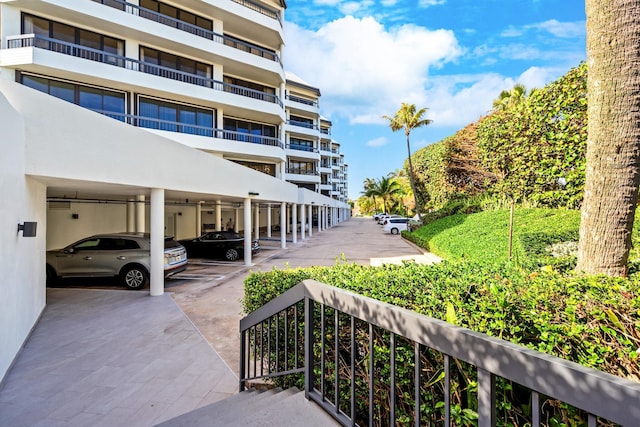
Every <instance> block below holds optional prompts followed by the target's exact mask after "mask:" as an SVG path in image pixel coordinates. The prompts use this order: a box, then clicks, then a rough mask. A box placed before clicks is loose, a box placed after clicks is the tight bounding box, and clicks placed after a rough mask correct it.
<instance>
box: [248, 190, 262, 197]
mask: <svg viewBox="0 0 640 427" xmlns="http://www.w3.org/2000/svg"><path fill="white" fill-rule="evenodd" d="M249 195H250V196H259V195H260V193H256V192H255V191H249Z"/></svg>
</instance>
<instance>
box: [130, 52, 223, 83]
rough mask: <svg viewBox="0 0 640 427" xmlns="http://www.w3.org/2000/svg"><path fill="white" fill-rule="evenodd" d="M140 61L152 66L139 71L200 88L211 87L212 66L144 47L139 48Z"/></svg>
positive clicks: (143, 67)
mask: <svg viewBox="0 0 640 427" xmlns="http://www.w3.org/2000/svg"><path fill="white" fill-rule="evenodd" d="M140 60H141V61H143V62H144V63H145V64H151V65H152V66H150V67H145V66H144V65H143V66H142V69H141V71H143V72H145V73H148V74H155V75H161V76H163V77H167V78H172V79H174V80H179V81H185V82H187V83H192V84H197V85H200V86H206V87H213V81H212V80H211V76H213V66H211V65H209V64H205V63H203V62H198V61H194V60H193V59H190V58H185V57H182V56H178V55H174V54H172V53H167V52H163V51H160V50H157V49H153V48H150V47H144V46H140ZM153 65H159V66H160V67H166V68H170V69H172V70H176V71H181V72H183V73H186V74H187V75H175V74H176V73H167V72H166V70H162V69H160V68H158V67H154V66H153ZM169 74H171V75H169Z"/></svg>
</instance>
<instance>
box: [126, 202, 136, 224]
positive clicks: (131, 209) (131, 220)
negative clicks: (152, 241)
mask: <svg viewBox="0 0 640 427" xmlns="http://www.w3.org/2000/svg"><path fill="white" fill-rule="evenodd" d="M135 230H136V203H135V199H129V200H127V232H132V231H135Z"/></svg>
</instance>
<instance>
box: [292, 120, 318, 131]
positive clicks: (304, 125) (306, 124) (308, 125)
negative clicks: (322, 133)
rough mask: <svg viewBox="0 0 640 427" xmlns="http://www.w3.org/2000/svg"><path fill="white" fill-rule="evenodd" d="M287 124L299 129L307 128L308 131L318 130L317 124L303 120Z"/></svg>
mask: <svg viewBox="0 0 640 427" xmlns="http://www.w3.org/2000/svg"><path fill="white" fill-rule="evenodd" d="M287 124H289V125H292V126H298V127H302V128H307V129H315V130H318V125H315V124H313V123H310V122H303V121H301V120H287Z"/></svg>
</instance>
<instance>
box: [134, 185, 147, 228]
mask: <svg viewBox="0 0 640 427" xmlns="http://www.w3.org/2000/svg"><path fill="white" fill-rule="evenodd" d="M137 200H138V201H137V203H136V231H138V232H140V233H144V232H145V228H146V225H145V223H144V218H145V209H144V201H145V200H144V194H140V195H139V196H138V197H137Z"/></svg>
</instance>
